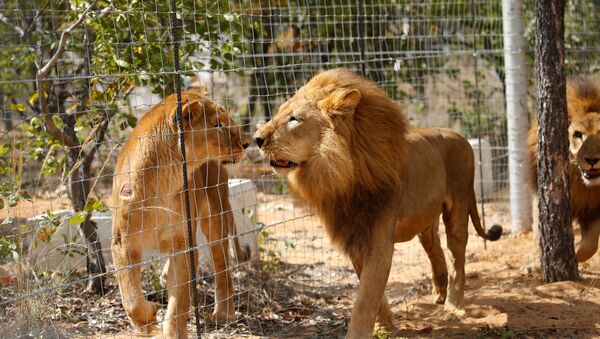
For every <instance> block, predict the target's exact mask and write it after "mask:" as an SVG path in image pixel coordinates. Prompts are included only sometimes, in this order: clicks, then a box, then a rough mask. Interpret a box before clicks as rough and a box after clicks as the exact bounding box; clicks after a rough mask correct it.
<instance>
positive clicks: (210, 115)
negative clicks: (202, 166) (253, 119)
mask: <svg viewBox="0 0 600 339" xmlns="http://www.w3.org/2000/svg"><path fill="white" fill-rule="evenodd" d="M183 112H184V130H185V134H186V140H189V141H187V142H186V153H187V154H189V155H188V157H189V158H190V161H192V162H193V161H197V162H204V161H206V160H208V159H214V160H220V161H221V162H238V161H239V160H240V159H241V158H242V156H243V154H244V148H246V147H247V146H248V140H247V137H246V136H245V135H244V134H243V133H241V130H240V127H239V124H237V123H236V121H235V120H234V119H233V118H232V117H230V116H229V114H228V112H227V110H226V109H225V108H224V107H222V106H220V105H218V104H216V103H214V102H212V101H211V100H208V99H204V100H202V101H200V102H194V103H191V104H190V105H185V106H184V110H183ZM188 138H189V139H188Z"/></svg>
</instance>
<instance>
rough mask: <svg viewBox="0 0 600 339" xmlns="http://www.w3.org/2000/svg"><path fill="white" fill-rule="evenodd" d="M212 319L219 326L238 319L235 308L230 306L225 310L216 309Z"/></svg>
mask: <svg viewBox="0 0 600 339" xmlns="http://www.w3.org/2000/svg"><path fill="white" fill-rule="evenodd" d="M211 318H212V321H213V322H216V323H218V324H228V323H230V322H232V321H234V320H235V319H236V315H235V308H234V307H233V305H230V307H225V308H224V309H223V310H218V309H216V310H215V311H214V312H213V314H212V317H211Z"/></svg>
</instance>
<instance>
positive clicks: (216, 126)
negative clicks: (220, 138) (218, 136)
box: [215, 120, 223, 128]
mask: <svg viewBox="0 0 600 339" xmlns="http://www.w3.org/2000/svg"><path fill="white" fill-rule="evenodd" d="M221 127H223V124H221V122H220V121H219V120H217V123H216V124H215V128H221Z"/></svg>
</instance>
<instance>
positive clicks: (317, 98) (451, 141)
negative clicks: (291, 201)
mask: <svg viewBox="0 0 600 339" xmlns="http://www.w3.org/2000/svg"><path fill="white" fill-rule="evenodd" d="M254 138H255V140H256V143H257V144H258V146H259V147H260V148H261V152H263V155H264V156H265V157H266V158H267V159H269V160H270V162H271V165H272V166H273V167H274V169H275V171H276V172H277V173H279V174H281V175H287V178H288V182H289V187H290V189H291V190H292V192H293V193H295V194H296V195H297V196H298V197H299V198H301V199H302V200H304V201H306V202H307V203H308V204H309V205H311V206H313V207H314V208H315V209H316V210H317V212H318V213H319V214H320V216H321V217H322V219H323V221H324V224H325V228H326V230H327V233H328V234H329V236H330V238H331V239H332V241H333V243H334V244H336V245H337V246H339V247H340V248H341V249H342V250H343V252H344V253H345V254H347V255H348V256H349V257H350V259H351V260H352V264H353V265H354V268H355V269H356V272H357V274H358V276H359V279H360V287H359V290H358V296H357V299H356V303H355V304H354V308H353V309H352V316H351V320H350V325H349V329H348V335H347V336H348V337H349V338H366V337H370V336H371V333H372V331H373V326H374V322H375V319H376V317H377V320H378V321H379V322H380V323H381V325H383V326H384V327H386V328H388V329H390V330H395V328H394V326H393V323H392V319H393V317H392V313H391V310H390V308H389V306H388V303H387V299H386V297H385V295H384V289H385V285H386V283H387V280H388V275H389V272H390V266H391V262H392V255H393V251H394V243H396V242H404V241H409V240H411V239H412V238H414V237H415V236H417V235H418V236H419V239H420V240H421V243H422V245H423V247H424V248H425V250H426V251H427V255H428V256H429V259H430V261H431V266H432V269H433V290H434V300H435V302H437V303H444V302H445V303H446V309H447V310H451V311H452V310H458V311H459V312H460V311H461V309H462V307H463V299H464V298H463V297H464V285H465V270H464V264H465V247H466V245H467V237H468V230H467V226H468V219H469V216H471V220H472V221H473V224H474V225H475V229H476V230H477V233H478V234H479V235H480V236H482V237H484V238H485V239H489V240H496V239H498V238H499V237H500V235H501V233H502V228H501V227H499V226H495V227H493V228H492V229H491V230H490V232H488V233H487V234H486V233H484V231H483V230H482V228H481V225H480V221H479V216H478V214H477V207H476V201H475V191H474V189H473V178H474V168H475V167H474V160H473V151H472V149H471V147H470V145H469V143H468V142H467V141H466V140H465V139H464V138H463V137H462V136H460V135H459V134H457V133H455V132H453V131H451V130H447V129H414V130H411V131H408V128H407V122H406V119H405V118H404V115H403V114H402V110H401V109H400V107H399V106H398V105H397V104H396V103H395V102H393V101H392V100H391V99H390V98H388V97H387V95H386V94H385V92H383V91H382V90H381V89H380V88H379V87H378V86H377V85H376V84H375V83H373V82H371V81H367V80H365V79H363V78H361V77H359V76H357V75H355V74H353V73H352V72H350V71H348V70H345V69H334V70H330V71H326V72H322V73H320V74H318V75H316V76H315V77H314V78H312V79H311V80H310V81H309V82H308V83H307V84H306V85H305V86H303V87H302V88H300V89H299V90H298V92H297V93H296V94H295V95H294V96H293V97H292V98H291V99H289V100H288V101H287V102H286V103H284V104H283V105H282V106H281V108H280V109H279V112H278V113H277V114H276V115H275V116H274V117H273V120H271V121H270V122H268V123H267V124H265V125H263V126H262V127H261V128H260V129H259V130H258V131H257V132H256V134H255V135H254ZM440 214H442V216H443V220H444V224H445V225H446V234H447V237H448V247H449V249H450V251H451V252H452V255H453V261H452V263H453V265H454V274H453V275H451V276H450V279H449V280H448V272H447V268H446V262H445V258H444V253H443V251H442V248H441V246H440V239H439V236H438V221H439V216H440ZM446 288H448V292H447V289H446ZM446 294H447V297H446Z"/></svg>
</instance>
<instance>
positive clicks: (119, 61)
mask: <svg viewBox="0 0 600 339" xmlns="http://www.w3.org/2000/svg"><path fill="white" fill-rule="evenodd" d="M115 63H116V64H117V65H119V66H120V67H123V68H129V67H130V66H131V65H130V64H129V63H128V62H127V61H125V60H123V59H117V58H116V57H115Z"/></svg>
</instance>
